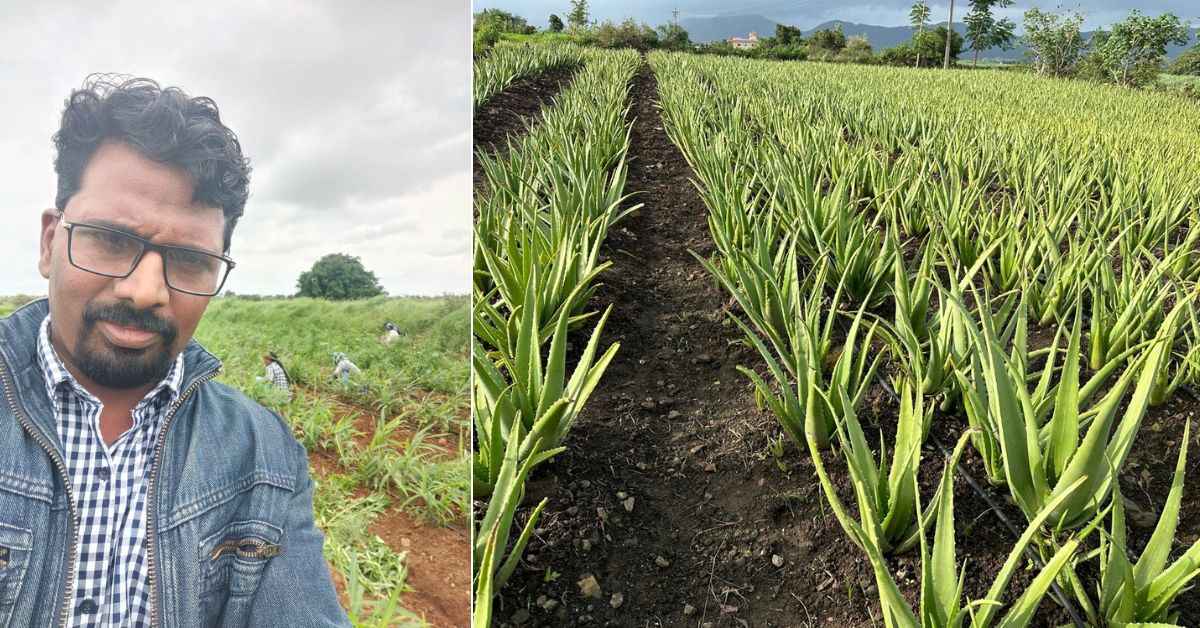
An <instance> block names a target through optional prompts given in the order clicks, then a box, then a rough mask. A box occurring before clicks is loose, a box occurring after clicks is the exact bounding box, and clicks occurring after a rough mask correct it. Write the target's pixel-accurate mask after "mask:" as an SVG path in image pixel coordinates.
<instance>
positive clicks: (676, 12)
mask: <svg viewBox="0 0 1200 628" xmlns="http://www.w3.org/2000/svg"><path fill="white" fill-rule="evenodd" d="M671 21H672V22H674V23H675V27H676V28H678V27H679V9H677V8H676V9H671Z"/></svg>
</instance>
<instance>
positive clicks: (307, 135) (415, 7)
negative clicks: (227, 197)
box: [0, 0, 471, 294]
mask: <svg viewBox="0 0 1200 628" xmlns="http://www.w3.org/2000/svg"><path fill="white" fill-rule="evenodd" d="M4 5H5V6H4V7H3V8H0V41H3V42H5V44H4V46H3V50H2V51H0V74H2V75H3V76H4V84H5V96H4V99H3V104H0V111H3V113H4V115H3V116H0V120H3V122H0V125H3V126H0V168H3V171H4V172H5V173H6V176H5V180H6V182H8V185H7V186H6V190H5V192H4V194H3V195H2V196H0V227H3V228H0V247H4V250H7V251H11V252H13V253H14V258H13V259H17V260H20V259H28V260H29V262H28V264H27V265H23V264H21V263H17V264H15V265H11V264H10V265H9V266H7V267H6V268H5V269H4V270H0V293H9V292H44V291H45V280H43V279H42V278H41V277H40V276H38V275H37V273H36V256H37V224H38V213H39V212H40V210H41V209H42V208H44V207H47V206H49V205H50V204H52V202H53V197H54V176H53V170H52V160H53V152H52V146H51V144H50V136H51V135H52V134H53V133H54V131H55V130H56V129H57V126H58V116H59V113H60V112H61V109H62V103H63V100H64V99H65V98H66V96H67V94H68V93H69V92H70V90H71V88H72V87H75V86H78V85H79V84H81V83H82V81H83V78H84V76H86V75H87V74H89V73H92V72H112V71H117V72H123V73H129V74H136V75H143V76H149V77H151V78H154V79H156V80H158V81H159V82H160V83H162V84H166V85H178V86H180V87H183V88H184V89H185V90H187V91H188V92H189V93H191V94H194V95H205V96H210V97H212V98H213V99H214V100H215V101H216V102H217V104H218V106H219V107H220V108H221V114H222V118H223V120H224V121H225V122H226V123H227V124H228V125H229V126H230V127H231V128H233V129H234V130H235V131H236V132H237V133H238V136H239V138H240V140H241V142H242V145H243V148H244V149H245V151H246V154H247V155H248V156H249V157H250V158H251V161H252V164H253V166H254V173H253V175H252V178H251V197H250V201H249V203H248V204H247V206H246V215H245V217H244V218H243V220H242V221H241V223H239V226H238V229H237V232H236V233H235V234H234V243H233V251H232V253H233V256H234V257H235V259H238V262H239V263H238V268H237V269H236V270H235V272H234V275H233V276H231V277H230V281H229V285H230V287H231V288H232V289H233V290H235V291H238V292H263V293H288V292H292V291H294V289H295V278H296V276H298V274H299V273H300V272H301V271H303V270H305V269H307V267H308V266H310V265H311V264H312V262H314V261H315V260H316V259H317V258H318V257H320V254H324V253H333V252H345V253H350V254H354V255H360V256H361V257H362V258H363V262H364V263H365V264H366V265H367V267H368V268H370V269H372V270H373V271H375V273H376V274H377V275H378V276H379V277H380V280H381V281H382V283H383V285H384V287H385V288H386V289H387V290H388V291H389V292H391V293H393V294H405V293H441V292H464V291H466V289H467V282H468V281H469V273H470V247H469V234H470V216H471V212H470V202H471V198H470V174H469V172H470V124H471V105H470V95H469V91H470V81H471V78H470V77H471V74H470V72H471V67H470V63H471V60H470V52H469V51H470V44H469V42H470V26H469V17H468V16H469V5H468V3H467V2H466V1H465V0H464V1H459V2H452V3H443V2H433V1H429V0H426V1H424V2H420V3H411V2H361V3H350V2H346V3H337V2H324V1H321V0H305V1H298V2H290V1H285V0H274V1H267V2H256V3H240V2H233V1H231V0H230V1H226V2H217V3H211V2H210V3H200V4H195V3H193V4H182V3H171V4H170V5H169V6H162V5H160V3H155V2H151V1H149V0H145V1H142V0H138V1H131V0H123V1H121V0H119V1H117V2H115V3H113V4H110V5H106V8H105V11H103V12H98V11H96V9H95V8H94V7H93V6H92V4H91V3H86V2H83V1H78V2H73V3H72V2H61V3H4ZM430 208H437V210H436V211H432V210H431V209H430ZM443 231H445V232H454V231H460V232H461V233H462V234H463V236H462V237H464V238H466V239H467V240H468V245H467V246H465V247H461V248H460V249H459V255H458V257H447V256H445V255H444V254H445V252H446V250H445V248H444V246H443V240H442V238H440V237H439V234H441V233H442V232H443ZM401 243H402V244H401ZM285 254H286V257H285ZM435 255H436V256H439V257H437V260H438V261H437V262H436V264H435V266H436V267H435V268H431V264H434V263H433V262H431V260H432V259H433V257H434V256H435ZM421 269H427V270H426V271H425V272H422V271H421Z"/></svg>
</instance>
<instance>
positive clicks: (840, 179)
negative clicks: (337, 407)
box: [472, 52, 1200, 627]
mask: <svg viewBox="0 0 1200 628" xmlns="http://www.w3.org/2000/svg"><path fill="white" fill-rule="evenodd" d="M623 54H624V53H602V52H589V53H587V55H586V56H585V57H584V60H583V62H582V65H581V67H580V68H579V69H578V70H577V71H576V72H575V74H574V75H573V77H572V79H571V80H570V81H569V82H566V83H563V84H561V85H558V86H556V87H552V88H550V89H555V90H557V91H555V92H554V93H551V94H543V95H542V102H544V103H546V104H545V105H544V106H543V107H542V108H541V109H540V110H539V112H538V113H536V114H533V115H530V116H527V117H526V127H527V128H524V129H518V130H510V131H508V132H507V135H506V141H505V142H503V143H501V142H494V141H493V142H490V143H489V144H487V145H481V144H480V143H479V141H478V136H479V132H480V131H479V130H480V129H481V128H482V129H483V133H485V134H486V133H488V132H490V131H489V130H488V129H487V123H486V120H484V121H483V124H482V125H481V124H480V119H479V115H478V112H477V116H476V129H477V141H476V147H477V157H476V158H477V168H478V170H477V171H478V172H481V173H482V176H481V177H480V180H479V181H477V186H476V201H475V203H476V210H477V225H476V243H477V249H476V273H475V276H476V280H475V295H474V300H475V305H474V319H475V320H474V335H475V338H476V340H475V342H476V343H477V344H476V347H475V351H474V357H473V365H472V369H473V378H474V385H473V395H474V410H473V412H474V421H475V430H476V436H475V453H474V459H475V462H474V464H475V472H474V481H475V499H476V502H475V504H474V512H475V517H476V523H475V539H474V547H475V564H474V570H475V583H474V586H475V591H476V598H477V605H476V614H475V620H476V623H477V625H479V626H485V625H492V624H494V625H529V624H532V625H593V624H594V625H613V626H679V625H693V626H821V625H851V626H888V627H892V626H930V627H933V626H959V625H972V626H993V625H995V626H1023V625H1033V626H1062V625H1068V626H1069V625H1075V626H1119V625H1128V624H1134V623H1139V622H1142V623H1158V624H1168V625H1171V624H1174V625H1181V626H1197V625H1200V594H1198V593H1197V588H1196V585H1197V584H1200V582H1198V577H1200V501H1198V500H1197V499H1196V495H1198V494H1200V433H1198V432H1197V430H1196V429H1195V428H1196V426H1193V425H1191V423H1193V419H1194V418H1195V416H1196V414H1197V410H1198V409H1200V398H1198V397H1197V393H1196V390H1195V388H1194V386H1197V385H1200V318H1198V317H1197V315H1196V308H1195V301H1196V299H1197V281H1198V280H1200V250H1198V249H1197V246H1196V245H1197V243H1198V242H1200V229H1197V228H1196V227H1200V225H1198V224H1197V222H1198V221H1200V161H1197V160H1195V159H1194V158H1193V155H1194V153H1195V148H1196V146H1197V145H1200V105H1198V104H1197V103H1195V102H1194V101H1189V100H1187V99H1185V98H1182V97H1178V96H1175V95H1170V94H1161V93H1144V92H1134V91H1129V90H1123V89H1118V88H1109V87H1101V86H1096V85H1092V84H1086V83H1081V82H1068V81H1058V80H1049V79H1043V78H1039V77H1036V76H1032V75H1026V74H1022V73H1012V72H1004V71H998V70H980V71H974V72H939V71H919V70H912V69H905V68H882V67H863V66H847V65H835V64H820V63H782V62H772V61H753V60H744V59H734V58H714V57H696V56H691V55H686V54H677V53H660V52H654V53H650V54H649V55H648V56H646V57H645V58H640V57H637V56H623ZM503 95H504V92H503V90H502V91H500V92H499V93H498V94H497V95H495V96H493V97H492V98H494V99H497V98H501V97H503ZM568 140H569V141H568ZM532 155H536V156H537V158H536V159H534V158H532V157H530V156H532Z"/></svg>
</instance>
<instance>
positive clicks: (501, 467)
mask: <svg viewBox="0 0 1200 628" xmlns="http://www.w3.org/2000/svg"><path fill="white" fill-rule="evenodd" d="M581 54H582V58H583V59H584V63H585V65H584V66H583V68H582V69H581V70H579V71H578V73H577V74H576V75H575V78H574V80H573V81H572V83H571V85H570V86H569V87H568V88H567V89H565V90H564V91H563V92H562V93H561V94H560V95H559V96H558V97H557V99H556V101H555V103H554V105H553V106H552V107H549V108H547V109H546V110H544V111H543V113H542V116H541V118H540V119H539V120H538V121H537V123H536V124H535V125H533V126H532V127H531V128H530V131H529V133H528V134H527V135H524V136H522V137H520V138H517V139H514V140H512V141H510V143H509V146H508V149H507V150H506V151H503V152H501V153H499V154H480V155H479V161H480V163H481V165H482V168H483V173H484V180H485V185H484V186H483V189H481V190H480V191H479V192H478V193H477V195H476V199H475V208H476V212H477V217H476V226H475V270H474V285H473V291H474V295H473V297H474V299H473V302H474V317H473V327H474V336H475V340H474V347H473V352H472V353H473V355H472V379H473V401H474V403H473V407H472V412H473V416H474V425H475V456H474V473H473V484H474V495H475V498H476V500H485V501H486V502H487V504H486V508H485V510H484V511H483V512H482V513H480V515H481V516H479V517H478V522H477V524H476V527H475V530H474V532H475V536H474V570H475V598H474V599H475V605H476V606H475V612H474V618H473V623H474V625H475V626H477V627H479V628H482V627H485V626H490V625H491V613H492V600H493V596H494V594H495V593H496V592H498V591H499V589H500V588H501V587H502V586H503V585H504V582H505V581H506V580H507V579H508V578H509V576H511V574H512V572H513V570H514V569H515V568H516V566H517V564H518V562H519V560H520V558H521V554H522V552H523V550H524V547H525V544H526V542H527V541H528V539H529V535H530V533H531V531H532V530H533V528H534V526H535V525H536V522H537V520H538V517H539V515H540V513H541V511H542V509H543V508H544V507H545V504H546V502H545V500H542V502H541V503H539V504H537V506H536V507H534V509H533V511H532V513H530V514H529V516H528V518H527V519H526V522H525V525H524V527H523V528H521V529H520V532H519V533H518V534H517V535H516V538H515V539H513V538H510V533H511V532H512V531H513V530H512V528H513V522H514V518H515V516H516V510H517V507H518V506H519V505H520V503H521V500H522V498H523V496H524V485H525V481H526V479H527V478H528V477H529V474H530V473H531V472H532V471H533V469H534V468H535V467H536V466H537V465H539V464H541V463H543V462H545V461H546V460H549V459H550V458H552V457H553V456H555V455H557V454H558V453H560V452H562V451H563V450H564V447H563V446H562V443H563V440H564V439H565V438H566V436H567V434H568V432H569V431H570V429H571V425H572V424H573V422H574V420H575V418H576V417H577V416H578V414H579V412H580V411H581V410H582V409H583V407H584V404H586V402H587V399H588V397H589V395H590V394H591V393H592V391H593V390H594V389H595V387H596V385H597V383H598V382H599V380H600V378H601V377H602V376H603V374H604V371H605V369H606V368H607V366H608V364H609V362H610V361H611V360H612V358H613V356H614V355H615V354H616V352H617V349H618V345H617V344H616V343H613V344H612V345H610V346H608V348H607V349H602V348H601V334H602V332H603V329H604V323H605V320H606V319H607V318H608V314H609V312H608V311H607V310H606V311H604V312H603V313H599V312H595V311H589V310H588V308H587V304H588V300H589V298H590V297H591V296H592V294H593V293H594V292H595V291H596V289H597V287H598V285H599V283H598V279H599V277H600V275H601V273H602V272H603V271H604V270H605V269H606V268H607V267H608V266H609V264H610V263H609V262H601V261H600V246H601V244H602V243H603V242H604V239H605V237H606V235H607V233H608V231H609V229H610V228H612V226H613V225H614V224H616V223H617V222H618V221H619V220H621V218H623V217H624V216H625V215H627V214H628V213H629V212H631V211H634V210H636V209H637V207H638V206H636V205H635V206H632V207H625V206H624V205H626V200H627V199H628V195H626V194H625V192H624V189H625V177H626V165H625V154H626V152H627V150H628V147H629V126H628V124H627V121H626V113H627V110H628V104H627V101H628V90H629V85H630V83H631V81H632V79H633V76H634V74H635V72H636V71H637V68H638V66H639V65H640V64H641V58H640V57H639V56H638V54H637V53H636V52H632V51H623V52H605V51H587V52H584V53H581ZM589 330H590V331H589ZM582 332H588V333H589V334H590V336H589V337H588V340H587V343H586V346H585V347H584V348H583V349H582V351H580V352H578V353H576V354H574V355H571V356H568V348H569V344H570V343H569V342H568V340H569V339H570V338H574V336H575V335H576V334H577V333H582ZM569 358H570V362H572V363H573V364H574V366H573V370H572V369H571V368H569V366H568V362H569Z"/></svg>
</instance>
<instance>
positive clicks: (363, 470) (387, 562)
mask: <svg viewBox="0 0 1200 628" xmlns="http://www.w3.org/2000/svg"><path fill="white" fill-rule="evenodd" d="M468 316H469V313H468V303H467V300H466V299H465V298H462V297H448V298H430V299H417V298H399V299H388V298H375V299H370V300H365V301H348V302H331V301H321V300H315V299H287V300H266V301H255V300H249V299H242V298H224V299H214V300H213V301H212V302H211V303H210V304H209V308H208V311H207V312H206V313H205V316H204V318H203V319H202V321H201V324H200V327H199V328H198V329H197V331H196V339H197V340H198V341H199V342H200V343H201V344H203V345H204V346H205V348H207V349H208V350H209V351H211V352H213V353H214V354H215V355H217V356H218V357H219V358H221V360H222V361H223V362H224V369H223V373H222V375H221V378H220V379H221V380H222V381H224V382H225V383H227V384H229V385H231V386H234V387H235V388H238V389H240V390H242V391H244V392H246V393H247V394H248V395H250V396H251V397H252V398H254V399H256V400H257V401H259V402H260V403H262V404H263V405H266V406H267V407H270V408H273V409H275V410H277V411H278V412H279V413H280V414H281V415H283V417H284V418H285V419H286V420H287V421H288V422H289V423H290V424H291V425H292V427H293V428H294V430H295V433H296V437H297V438H298V439H299V440H300V442H301V443H302V444H303V445H304V446H305V448H306V449H307V450H308V451H309V459H310V466H311V468H312V472H313V477H314V480H315V481H316V482H317V490H316V494H315V497H314V499H313V501H314V509H315V512H316V520H317V526H318V527H320V528H321V529H322V531H324V532H325V535H326V537H325V557H326V559H327V560H328V562H329V564H330V567H331V571H332V572H333V573H334V574H335V575H334V582H335V584H337V585H338V590H339V595H340V597H341V599H342V602H343V605H344V607H345V608H347V610H348V611H350V614H351V619H352V620H353V621H354V623H355V625H356V626H395V625H414V626H420V625H432V626H438V627H441V626H447V627H448V626H461V625H464V624H465V623H466V621H467V603H468V600H469V580H468V578H469V573H468V567H467V555H468V553H469V540H468V532H467V529H466V527H465V523H466V521H465V519H466V512H467V507H468V501H469V497H468V496H469V490H470V486H469V481H470V480H469V478H470V467H469V462H468V459H467V452H466V448H467V442H468V440H467V430H469V429H470V427H469V424H468V422H467V415H468V409H467V408H468V403H469V401H468V398H467V395H466V387H465V384H466V382H467V343H466V342H465V338H466V335H467V330H468V325H469V318H468ZM389 321H390V322H393V323H395V324H396V325H397V326H399V328H400V330H401V337H400V339H399V340H397V341H396V342H394V343H392V344H391V345H385V344H383V343H382V342H380V335H381V334H382V332H383V325H384V323H386V322H389ZM267 351H273V352H274V353H275V354H276V355H278V356H279V359H280V361H281V362H282V363H283V365H284V366H285V367H286V369H287V371H288V375H289V376H290V377H291V379H292V381H293V390H294V396H293V399H292V400H291V401H290V402H288V401H286V399H284V398H282V395H280V394H279V392H278V391H276V390H275V389H273V388H271V387H269V386H268V385H267V384H265V383H263V382H259V381H256V380H255V377H256V376H261V375H263V373H264V367H263V365H262V361H261V355H262V354H263V353H264V352H267ZM334 352H341V353H345V354H346V355H347V356H348V357H349V358H350V359H351V360H352V361H353V362H354V364H355V365H357V366H358V367H359V369H360V370H361V373H360V374H358V375H354V376H351V378H350V380H349V381H348V382H346V383H343V382H342V381H341V380H340V379H334V378H333V377H332V373H333V370H334V363H333V360H332V354H333V353H334ZM393 597H395V598H396V602H395V603H393V604H389V601H390V600H391V598H393Z"/></svg>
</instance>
